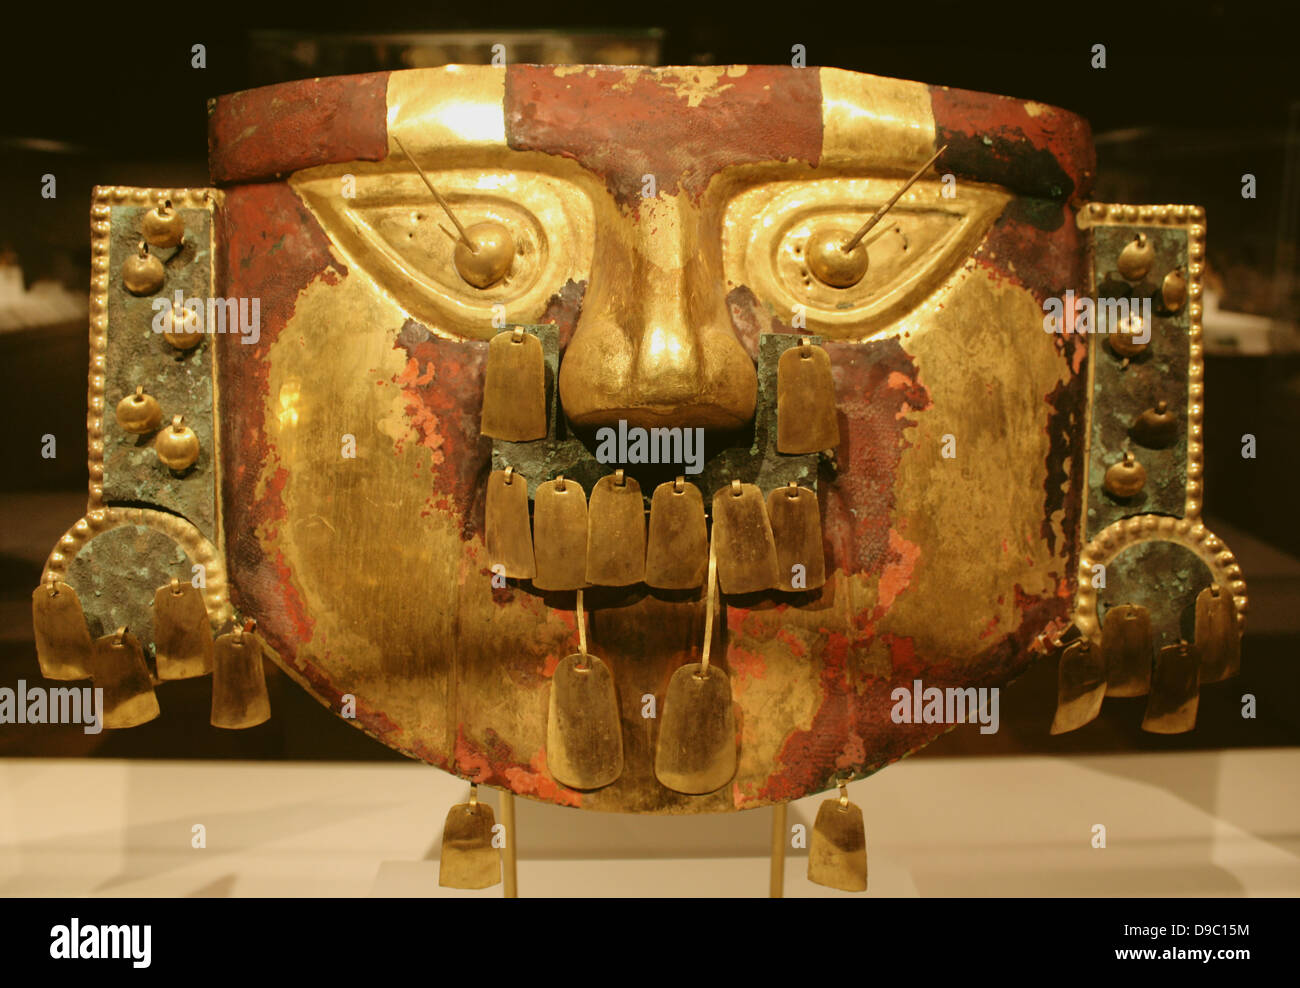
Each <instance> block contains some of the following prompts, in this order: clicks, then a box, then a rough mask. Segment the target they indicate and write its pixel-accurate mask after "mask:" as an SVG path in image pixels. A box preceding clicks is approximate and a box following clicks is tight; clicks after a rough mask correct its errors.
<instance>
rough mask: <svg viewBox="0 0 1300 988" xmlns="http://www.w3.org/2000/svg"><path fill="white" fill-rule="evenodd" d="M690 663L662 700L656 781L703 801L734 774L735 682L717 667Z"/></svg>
mask: <svg viewBox="0 0 1300 988" xmlns="http://www.w3.org/2000/svg"><path fill="white" fill-rule="evenodd" d="M701 668H702V667H701V664H700V663H698V662H691V663H688V664H687V665H684V666H682V667H681V668H679V669H678V670H677V671H676V672H675V673H673V678H672V679H671V680H669V681H668V692H667V693H666V694H664V702H663V722H662V723H661V724H660V726H659V746H658V748H657V749H656V750H655V775H656V776H657V777H658V779H659V781H660V782H662V783H663V784H664V785H665V786H667V787H668V788H669V789H673V790H675V791H677V792H684V793H688V794H691V795H702V794H704V793H709V792H713V791H714V790H715V789H721V788H722V787H723V786H725V785H726V784H727V783H728V782H730V781H731V778H732V776H734V775H735V774H736V722H735V715H734V713H733V712H732V709H731V679H730V677H728V675H727V674H726V673H725V672H723V671H722V670H721V669H719V668H718V667H717V666H710V667H709V668H708V669H707V670H705V671H703V672H701Z"/></svg>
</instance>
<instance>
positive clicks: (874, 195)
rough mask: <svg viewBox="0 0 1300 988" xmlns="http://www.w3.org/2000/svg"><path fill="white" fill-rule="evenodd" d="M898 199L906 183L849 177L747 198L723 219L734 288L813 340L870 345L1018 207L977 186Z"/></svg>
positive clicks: (775, 188) (772, 186)
mask: <svg viewBox="0 0 1300 988" xmlns="http://www.w3.org/2000/svg"><path fill="white" fill-rule="evenodd" d="M898 193H899V185H898V182H897V180H891V179H885V178H849V177H836V178H827V179H813V180H797V181H785V182H772V183H766V184H762V185H758V186H755V187H752V188H750V189H746V190H744V191H743V192H741V193H740V194H739V195H737V196H735V197H733V198H732V199H731V200H730V201H729V202H728V204H727V207H726V210H725V212H724V215H723V222H722V245H723V265H724V270H725V272H726V279H727V284H728V290H732V289H734V288H736V287H739V286H744V287H745V288H747V289H748V290H749V291H751V292H752V293H753V294H754V295H755V296H756V297H757V299H758V300H759V301H760V302H761V303H763V304H765V305H767V306H769V307H770V308H771V310H772V311H773V312H774V313H784V314H785V315H784V318H790V319H793V318H794V317H795V316H796V315H798V317H799V318H800V319H801V320H802V323H803V326H804V327H806V328H807V330H808V331H809V332H810V333H816V334H819V335H823V336H827V337H829V338H831V339H840V340H850V339H863V338H865V337H867V336H869V335H871V334H872V333H874V332H877V331H879V330H882V329H884V328H886V327H888V326H891V325H893V324H894V323H895V322H896V321H897V320H899V319H901V318H903V317H904V316H905V315H906V314H907V313H909V312H911V311H912V309H913V308H915V307H916V305H918V304H919V303H920V301H921V300H922V299H923V298H925V297H926V296H927V295H929V294H930V293H931V292H933V291H935V290H936V289H938V288H939V287H940V286H941V285H942V284H943V283H944V282H945V281H946V280H947V279H948V278H949V277H951V276H952V274H953V273H954V271H956V270H957V268H959V267H960V266H961V265H962V264H964V263H965V262H966V261H967V260H968V259H969V257H970V256H971V254H972V253H973V252H974V250H975V248H976V247H978V246H979V243H980V241H981V240H982V238H983V237H984V234H985V232H986V231H987V230H988V228H989V227H990V226H991V225H992V223H993V221H994V220H995V219H996V218H997V217H998V215H999V214H1000V213H1001V212H1002V210H1003V209H1004V208H1005V206H1006V204H1007V202H1009V201H1010V194H1009V193H1007V192H1005V191H1003V190H1001V189H997V188H995V187H993V186H979V185H976V184H975V183H967V184H966V185H965V186H964V188H963V191H962V195H961V196H960V197H959V198H957V199H947V198H944V197H943V196H941V195H940V188H939V184H938V183H937V182H918V183H917V184H916V185H915V186H913V187H911V188H910V189H908V190H907V191H906V194H904V195H902V196H901V197H898V198H897V199H895V198H894V197H895V196H898ZM859 238H860V239H859ZM845 248H847V250H846V249H845Z"/></svg>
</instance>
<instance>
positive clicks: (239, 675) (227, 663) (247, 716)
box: [211, 620, 271, 731]
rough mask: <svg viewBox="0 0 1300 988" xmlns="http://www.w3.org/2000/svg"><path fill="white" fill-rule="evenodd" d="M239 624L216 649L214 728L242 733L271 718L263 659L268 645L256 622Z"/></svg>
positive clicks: (214, 655) (218, 643) (218, 640)
mask: <svg viewBox="0 0 1300 988" xmlns="http://www.w3.org/2000/svg"><path fill="white" fill-rule="evenodd" d="M246 624H247V627H245V625H242V624H241V625H236V627H235V630H234V631H229V632H226V634H224V635H222V636H221V637H220V638H218V639H217V642H216V645H214V646H213V650H212V653H213V654H212V717H211V723H212V726H213V727H224V728H226V729H227V730H232V731H239V730H243V729H244V728H248V727H256V726H257V725H258V724H264V723H266V722H267V721H268V720H270V718H271V699H270V697H269V696H268V695H267V692H266V671H265V670H264V669H263V668H262V656H263V654H264V653H265V650H266V643H265V642H263V641H262V637H261V636H260V635H258V634H257V633H256V631H255V630H254V629H255V628H256V627H257V622H256V621H252V620H250V621H248V622H246Z"/></svg>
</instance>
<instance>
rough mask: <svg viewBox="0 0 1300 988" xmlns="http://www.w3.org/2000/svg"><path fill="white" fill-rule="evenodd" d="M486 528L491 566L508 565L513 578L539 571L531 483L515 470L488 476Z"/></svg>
mask: <svg viewBox="0 0 1300 988" xmlns="http://www.w3.org/2000/svg"><path fill="white" fill-rule="evenodd" d="M484 528H485V532H484V540H485V542H486V543H487V556H488V566H489V567H490V568H491V567H496V566H503V567H505V575H506V576H508V577H510V578H512V579H517V580H531V579H532V578H533V576H534V575H535V574H536V571H537V570H536V564H535V562H534V559H533V535H532V530H531V528H530V526H529V520H528V484H527V483H526V482H525V480H524V478H523V477H520V476H519V475H517V474H516V473H515V472H514V471H513V470H510V469H506V470H493V471H492V475H491V476H490V477H488V485H487V509H486V515H485V520H484Z"/></svg>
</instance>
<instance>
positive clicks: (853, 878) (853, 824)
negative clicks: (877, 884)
mask: <svg viewBox="0 0 1300 988" xmlns="http://www.w3.org/2000/svg"><path fill="white" fill-rule="evenodd" d="M837 785H838V787H839V798H838V799H828V800H825V801H824V802H823V803H822V805H821V806H820V807H818V809H817V821H816V822H815V823H814V824H813V830H812V837H811V838H810V839H809V841H808V881H810V882H815V883H816V884H818V885H825V886H826V887H827V888H832V889H839V890H840V891H842V892H865V891H866V890H867V830H866V826H865V825H864V824H863V822H862V809H861V808H860V807H859V806H857V804H855V803H851V802H849V790H848V786H847V785H846V784H845V781H844V779H839V780H837Z"/></svg>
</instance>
